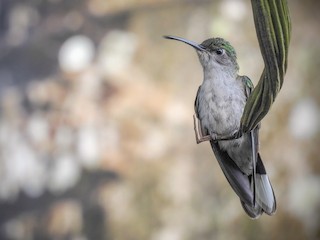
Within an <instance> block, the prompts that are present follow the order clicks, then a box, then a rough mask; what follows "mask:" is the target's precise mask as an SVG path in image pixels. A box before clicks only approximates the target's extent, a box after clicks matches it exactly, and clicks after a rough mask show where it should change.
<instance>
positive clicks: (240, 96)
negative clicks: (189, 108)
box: [198, 72, 246, 134]
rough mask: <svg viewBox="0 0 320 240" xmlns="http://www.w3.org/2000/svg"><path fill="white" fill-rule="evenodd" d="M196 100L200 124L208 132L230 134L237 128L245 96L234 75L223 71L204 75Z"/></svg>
mask: <svg viewBox="0 0 320 240" xmlns="http://www.w3.org/2000/svg"><path fill="white" fill-rule="evenodd" d="M198 101H199V102H198V108H199V109H198V113H199V118H200V120H201V125H202V127H203V128H204V129H205V130H208V131H209V133H210V132H214V133H217V134H231V133H233V132H234V131H236V130H238V129H239V127H240V120H241V117H242V113H243V109H244V105H245V102H246V97H245V94H244V89H243V87H242V83H241V82H240V81H239V80H236V78H235V77H234V76H231V75H230V74H227V73H223V72H222V73H221V74H219V75H211V76H210V75H207V76H205V80H204V81H203V83H202V85H201V88H200V91H199V93H198Z"/></svg>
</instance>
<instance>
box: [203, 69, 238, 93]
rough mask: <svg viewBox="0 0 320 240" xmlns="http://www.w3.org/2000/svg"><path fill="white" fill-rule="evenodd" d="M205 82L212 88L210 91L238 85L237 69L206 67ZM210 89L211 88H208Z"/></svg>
mask: <svg viewBox="0 0 320 240" xmlns="http://www.w3.org/2000/svg"><path fill="white" fill-rule="evenodd" d="M203 74H204V80H203V84H204V85H207V87H209V88H210V91H221V90H223V89H225V88H227V89H228V88H232V86H234V85H237V84H236V83H237V77H238V73H237V71H234V70H231V69H222V70H220V69H219V70H217V69H210V70H206V69H204V73H203ZM208 90H209V89H208Z"/></svg>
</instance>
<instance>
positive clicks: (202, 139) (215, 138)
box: [193, 114, 243, 144]
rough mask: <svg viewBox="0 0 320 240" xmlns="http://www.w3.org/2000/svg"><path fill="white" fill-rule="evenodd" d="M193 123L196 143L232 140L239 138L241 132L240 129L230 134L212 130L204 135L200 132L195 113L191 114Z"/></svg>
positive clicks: (200, 127)
mask: <svg viewBox="0 0 320 240" xmlns="http://www.w3.org/2000/svg"><path fill="white" fill-rule="evenodd" d="M193 124H194V132H195V135H196V142H197V144H199V143H201V142H206V141H213V142H218V141H228V140H234V139H238V138H240V137H241V136H242V134H243V133H242V131H241V130H237V131H235V132H233V133H232V134H230V135H220V134H217V133H213V132H211V133H210V134H209V135H204V134H203V133H202V126H201V123H200V121H199V119H198V117H197V116H196V114H194V115H193Z"/></svg>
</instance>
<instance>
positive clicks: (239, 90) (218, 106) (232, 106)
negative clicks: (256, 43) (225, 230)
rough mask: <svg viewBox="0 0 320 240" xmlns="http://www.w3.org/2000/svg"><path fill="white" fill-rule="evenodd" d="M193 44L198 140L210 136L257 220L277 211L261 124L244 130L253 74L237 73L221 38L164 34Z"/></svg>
mask: <svg viewBox="0 0 320 240" xmlns="http://www.w3.org/2000/svg"><path fill="white" fill-rule="evenodd" d="M164 38H166V39H172V40H177V41H180V42H183V43H186V44H188V45H190V46H192V47H193V48H194V49H195V50H196V53H197V55H198V57H199V60H200V63H201V65H202V68H203V82H202V84H201V85H200V86H199V88H198V91H197V95H196V99H195V104H194V109H195V115H194V126H195V135H196V141H197V143H201V142H205V141H209V142H210V145H211V148H212V150H213V152H214V155H215V157H216V159H217V161H218V163H219V165H220V167H221V169H222V171H223V173H224V175H225V177H226V178H227V180H228V182H229V184H230V185H231V187H232V189H233V190H234V191H235V193H236V194H237V195H238V197H239V198H240V202H241V205H242V207H243V209H244V211H245V212H246V213H247V214H248V216H249V217H250V218H253V219H256V218H258V217H260V216H261V214H263V213H264V212H265V213H266V214H268V215H273V214H274V213H275V211H276V198H275V194H274V191H273V188H272V185H271V182H270V180H269V178H268V175H267V173H266V170H265V167H264V165H263V162H262V159H261V157H260V154H259V129H260V124H259V125H257V126H256V127H255V128H254V129H253V130H251V131H250V132H244V133H243V132H242V131H241V130H240V122H241V117H242V114H243V110H244V107H245V104H246V101H247V99H248V97H249V95H250V93H251V91H252V90H253V84H252V82H251V80H250V78H249V77H247V76H241V75H239V74H238V71H239V65H238V62H237V54H236V51H235V49H234V48H233V47H232V45H231V44H230V43H229V42H228V41H226V40H224V39H223V38H220V37H216V38H209V39H207V40H205V41H203V42H202V43H201V44H198V43H196V42H193V41H190V40H187V39H184V38H181V37H175V36H164Z"/></svg>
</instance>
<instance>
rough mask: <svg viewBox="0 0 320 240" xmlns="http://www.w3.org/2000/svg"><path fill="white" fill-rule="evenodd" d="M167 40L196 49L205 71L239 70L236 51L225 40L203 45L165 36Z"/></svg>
mask: <svg viewBox="0 0 320 240" xmlns="http://www.w3.org/2000/svg"><path fill="white" fill-rule="evenodd" d="M165 38H167V39H173V40H177V41H181V42H184V43H186V44H188V45H190V46H192V47H193V48H195V49H196V51H197V54H198V56H199V59H200V63H201V65H202V67H203V69H204V70H215V71H226V70H229V71H230V70H232V71H234V72H237V71H238V70H239V66H238V63H237V54H236V51H235V50H234V48H233V47H232V46H231V44H230V43H229V42H228V41H226V40H224V39H223V38H218V37H217V38H209V39H207V40H205V41H203V42H202V43H201V44H198V43H195V42H193V41H189V40H187V39H184V38H180V37H174V36H165Z"/></svg>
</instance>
